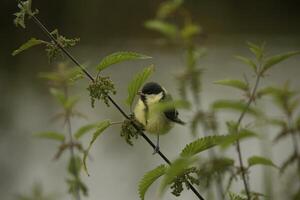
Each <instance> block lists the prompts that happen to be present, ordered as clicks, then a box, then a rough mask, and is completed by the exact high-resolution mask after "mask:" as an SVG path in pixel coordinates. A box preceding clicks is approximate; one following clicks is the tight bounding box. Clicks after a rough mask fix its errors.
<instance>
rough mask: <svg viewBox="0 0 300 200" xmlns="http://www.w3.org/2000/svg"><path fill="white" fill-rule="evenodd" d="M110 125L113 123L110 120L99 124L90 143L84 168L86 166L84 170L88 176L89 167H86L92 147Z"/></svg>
mask: <svg viewBox="0 0 300 200" xmlns="http://www.w3.org/2000/svg"><path fill="white" fill-rule="evenodd" d="M110 125H111V122H110V121H109V120H106V121H103V122H101V123H99V124H98V126H97V130H96V131H95V132H94V133H93V137H92V140H91V141H90V143H89V146H88V148H87V150H86V151H85V153H84V155H83V166H84V170H85V171H86V173H87V174H88V175H89V173H88V169H87V165H86V158H87V156H88V154H89V151H90V149H91V148H92V145H93V144H94V142H95V141H96V139H97V138H98V137H99V136H100V134H101V133H103V131H104V130H105V129H107V128H108V127H109V126H110Z"/></svg>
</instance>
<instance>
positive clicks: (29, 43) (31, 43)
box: [12, 38, 44, 56]
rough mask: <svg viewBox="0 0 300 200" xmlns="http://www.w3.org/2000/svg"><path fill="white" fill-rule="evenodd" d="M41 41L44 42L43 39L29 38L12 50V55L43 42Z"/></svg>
mask: <svg viewBox="0 0 300 200" xmlns="http://www.w3.org/2000/svg"><path fill="white" fill-rule="evenodd" d="M43 43H44V41H43V40H38V39H36V38H31V39H30V40H28V41H27V42H26V43H24V44H22V45H21V46H20V47H19V48H18V49H16V50H14V51H13V53H12V55H13V56H15V55H17V54H19V53H21V52H22V51H25V50H27V49H29V48H30V47H34V46H37V45H39V44H43Z"/></svg>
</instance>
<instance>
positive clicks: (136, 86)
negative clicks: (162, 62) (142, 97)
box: [126, 65, 154, 107]
mask: <svg viewBox="0 0 300 200" xmlns="http://www.w3.org/2000/svg"><path fill="white" fill-rule="evenodd" d="M153 71H154V66H153V65H151V66H149V67H147V68H145V69H144V70H143V71H142V72H141V73H139V74H137V75H136V76H135V77H134V79H133V80H132V81H131V82H130V83H129V85H128V97H127V99H126V104H127V105H129V106H130V107H131V106H132V104H133V101H134V98H135V97H136V95H137V93H138V91H139V90H140V88H141V87H142V85H143V84H144V83H145V81H146V80H147V79H148V78H149V76H151V74H152V73H153Z"/></svg>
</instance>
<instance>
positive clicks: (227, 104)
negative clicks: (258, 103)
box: [212, 100, 260, 116]
mask: <svg viewBox="0 0 300 200" xmlns="http://www.w3.org/2000/svg"><path fill="white" fill-rule="evenodd" d="M212 108H213V110H224V109H226V110H234V111H238V112H244V111H245V110H246V109H247V113H249V114H251V115H254V116H257V115H259V114H260V112H259V111H258V110H257V109H255V108H252V107H248V108H247V104H246V103H244V102H241V101H233V100H218V101H215V102H214V103H213V104H212Z"/></svg>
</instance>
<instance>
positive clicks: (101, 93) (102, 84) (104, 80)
mask: <svg viewBox="0 0 300 200" xmlns="http://www.w3.org/2000/svg"><path fill="white" fill-rule="evenodd" d="M87 90H88V91H89V93H90V97H91V105H92V107H94V106H95V100H96V99H97V100H102V101H103V102H104V103H105V104H106V105H107V106H109V99H108V96H109V95H110V94H116V92H117V91H116V89H115V86H114V83H113V82H112V81H111V79H110V78H109V77H108V76H107V77H98V78H97V80H96V81H95V82H92V83H91V84H90V85H89V87H88V88H87Z"/></svg>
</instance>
